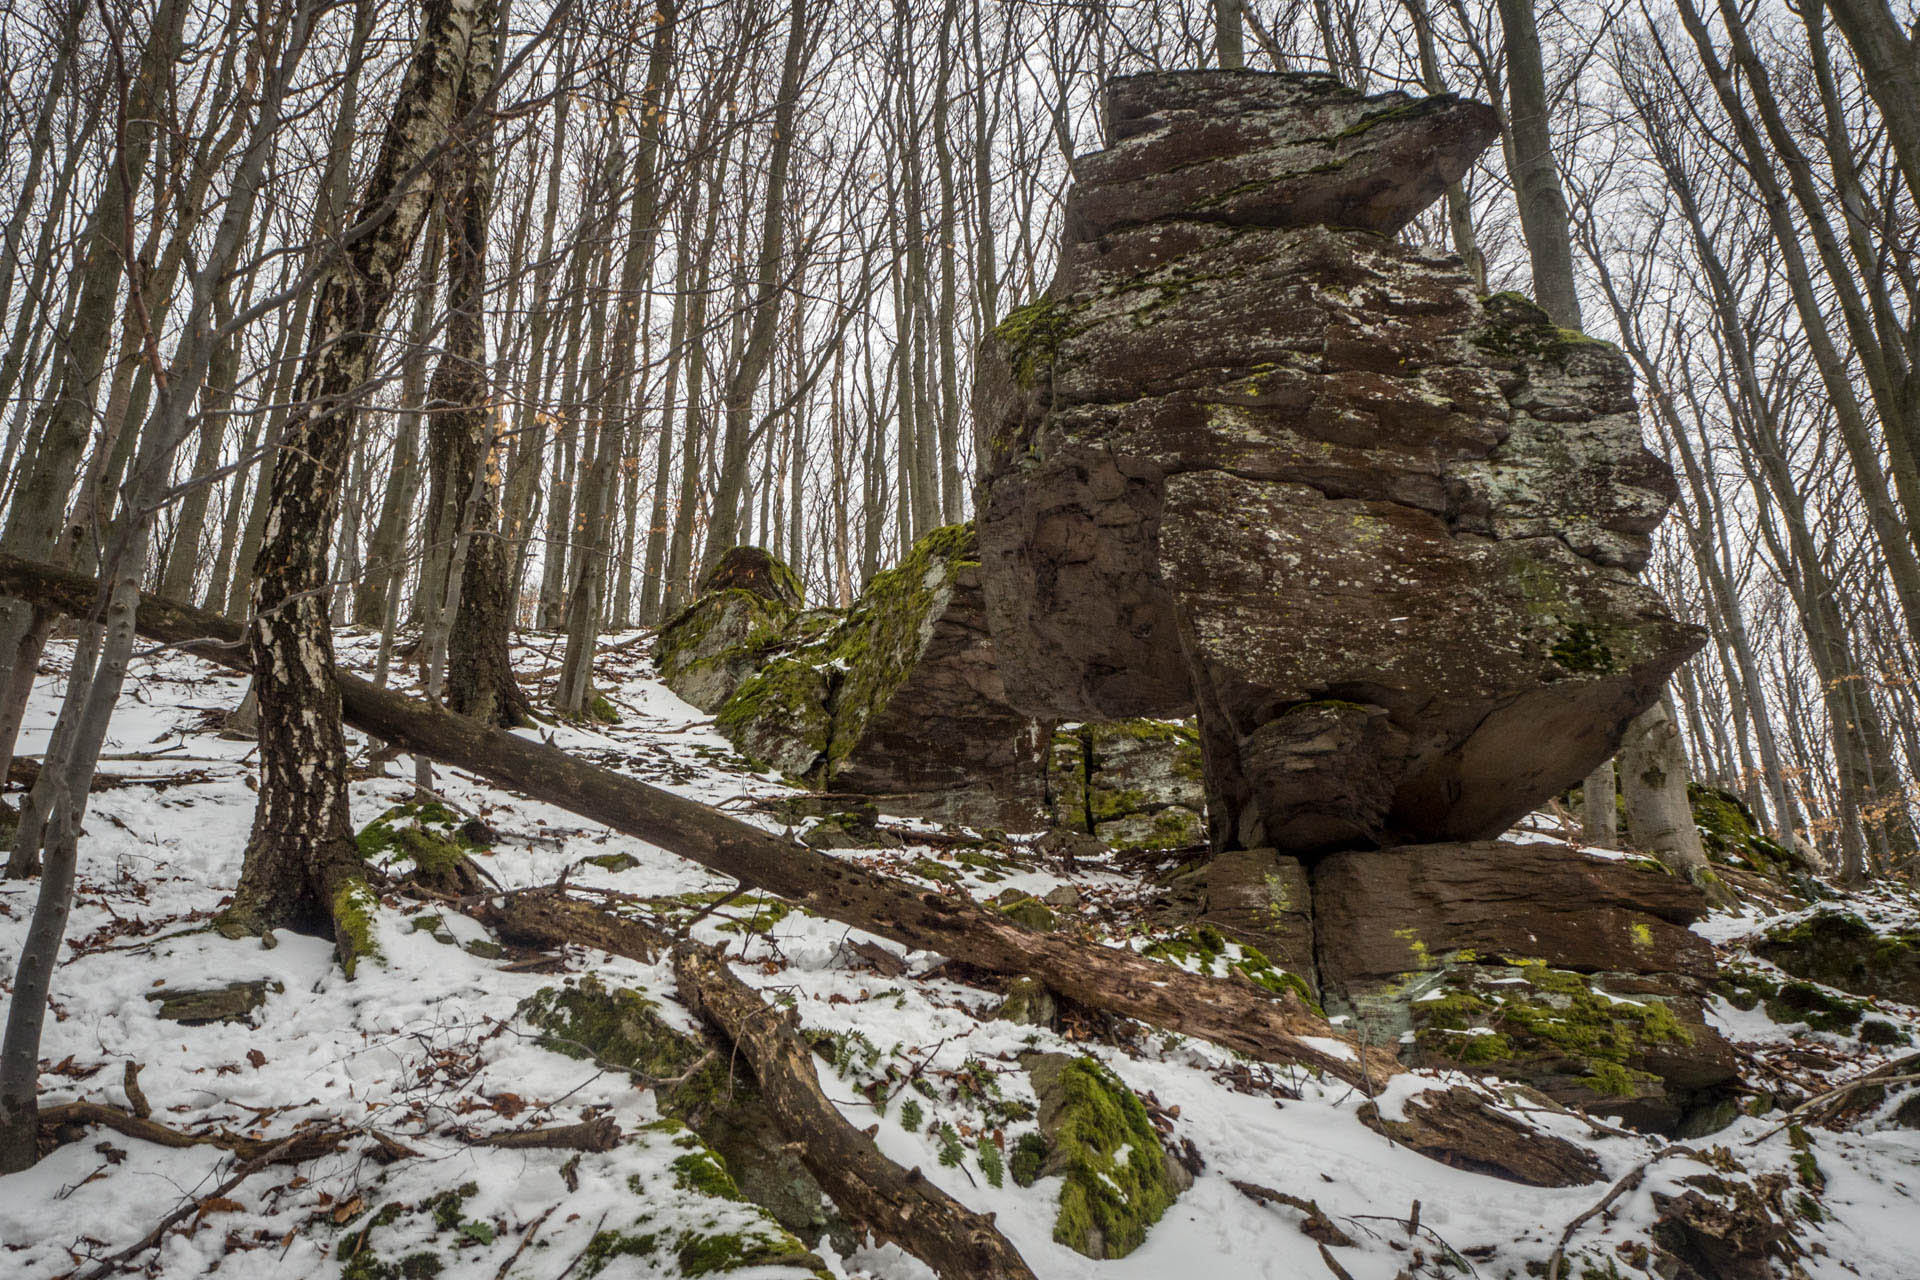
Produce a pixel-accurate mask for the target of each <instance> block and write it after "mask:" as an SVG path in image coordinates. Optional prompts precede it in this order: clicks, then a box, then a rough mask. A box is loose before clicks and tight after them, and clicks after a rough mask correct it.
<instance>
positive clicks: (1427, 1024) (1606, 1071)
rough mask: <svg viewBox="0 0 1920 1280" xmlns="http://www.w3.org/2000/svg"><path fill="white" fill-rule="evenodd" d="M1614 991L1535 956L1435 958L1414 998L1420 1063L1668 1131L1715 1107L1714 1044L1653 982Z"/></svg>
mask: <svg viewBox="0 0 1920 1280" xmlns="http://www.w3.org/2000/svg"><path fill="white" fill-rule="evenodd" d="M1607 984H1608V979H1607V978H1606V976H1605V975H1596V974H1581V973H1575V972H1572V971H1570V970H1565V969H1555V968H1551V967H1550V966H1548V965H1546V964H1544V963H1542V962H1540V961H1537V960H1536V961H1523V962H1521V963H1517V964H1505V965H1502V964H1482V963H1477V962H1475V963H1463V962H1458V961H1448V962H1444V963H1443V962H1440V961H1438V960H1436V968H1435V971H1434V973H1433V974H1431V975H1426V976H1425V977H1424V978H1423V979H1422V980H1421V982H1420V984H1419V991H1418V994H1410V999H1409V1004H1408V1007H1409V1009H1410V1011H1411V1013H1412V1016H1413V1028H1414V1030H1413V1044H1414V1052H1413V1055H1412V1061H1413V1063H1414V1064H1415V1065H1425V1066H1440V1067H1456V1068H1459V1069H1461V1070H1465V1071H1470V1072H1474V1073H1478V1074H1489V1075H1497V1076H1500V1077H1502V1078H1504V1079H1509V1080H1516V1081H1520V1082H1523V1083H1527V1084H1531V1085H1534V1086H1535V1087H1537V1088H1539V1089H1541V1090H1542V1091H1543V1092H1545V1093H1547V1094H1548V1095H1550V1096H1551V1097H1553V1098H1555V1099H1557V1100H1558V1101H1560V1102H1561V1103H1563V1104H1565V1105H1569V1106H1581V1107H1585V1108H1587V1109H1589V1110H1591V1111H1595V1112H1599V1113H1602V1114H1607V1115H1615V1116H1620V1117H1623V1118H1626V1119H1628V1120H1629V1121H1630V1122H1632V1123H1635V1124H1640V1125H1643V1126H1646V1127H1652V1128H1659V1129H1671V1128H1672V1127H1674V1126H1675V1125H1678V1124H1679V1123H1681V1122H1682V1120H1683V1119H1684V1118H1685V1116H1686V1115H1687V1113H1688V1112H1689V1111H1691V1110H1692V1109H1694V1108H1695V1106H1696V1105H1697V1104H1698V1103H1699V1102H1702V1101H1709V1102H1710V1101H1712V1100H1713V1099H1704V1098H1703V1099H1696V1098H1695V1097H1694V1096H1693V1089H1694V1085H1695V1083H1696V1082H1697V1081H1698V1080H1699V1079H1702V1078H1706V1077H1709V1076H1711V1075H1712V1074H1714V1072H1713V1071H1712V1069H1711V1068H1712V1066H1713V1063H1714V1062H1715V1061H1716V1057H1715V1055H1714V1053H1713V1051H1714V1050H1715V1049H1716V1048H1717V1047H1718V1043H1717V1040H1715V1039H1714V1038H1713V1037H1712V1036H1710V1034H1709V1033H1708V1031H1707V1029H1706V1028H1705V1027H1704V1026H1703V1025H1700V1024H1697V1023H1694V1022H1692V1021H1690V1020H1688V1021H1683V1020H1682V1019H1681V1018H1680V1017H1678V1016H1676V1014H1675V1012H1674V1009H1673V1007H1672V1006H1670V1005H1669V1003H1668V1001H1667V1000H1666V999H1665V998H1663V997H1662V996H1660V995H1657V994H1652V993H1649V992H1647V991H1646V990H1645V988H1644V984H1640V983H1634V982H1631V980H1629V989H1631V990H1632V991H1633V994H1632V995H1630V996H1622V995H1616V994H1614V993H1613V992H1611V991H1609V990H1608V989H1607ZM1696 1055H1698V1056H1700V1057H1701V1061H1700V1062H1698V1063H1696V1062H1694V1061H1693V1059H1694V1058H1695V1056H1696ZM1669 1077H1671V1078H1669Z"/></svg>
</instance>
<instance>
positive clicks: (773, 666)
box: [714, 524, 979, 789]
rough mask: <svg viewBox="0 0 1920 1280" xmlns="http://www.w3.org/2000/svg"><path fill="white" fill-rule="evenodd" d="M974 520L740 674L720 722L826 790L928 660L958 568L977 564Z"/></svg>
mask: <svg viewBox="0 0 1920 1280" xmlns="http://www.w3.org/2000/svg"><path fill="white" fill-rule="evenodd" d="M978 562H979V553H978V551H977V550H976V548H975V542H974V534H973V526H972V525H971V524H960V525H950V526H948V527H946V528H943V529H936V530H934V531H933V532H932V533H929V534H928V535H926V536H925V537H924V538H922V539H920V540H919V541H918V542H916V543H914V545H913V547H912V548H911V549H910V550H909V551H908V553H907V555H906V557H905V558H904V559H903V560H902V561H901V562H900V564H899V565H897V566H895V567H894V568H892V569H888V570H886V571H885V572H883V573H878V574H875V575H874V577H873V580H872V581H871V582H870V583H868V584H867V589H866V591H865V592H864V593H862V595H861V597H860V599H859V600H858V601H856V602H855V603H854V606H853V608H851V609H850V610H848V611H847V613H846V615H845V617H844V618H842V619H841V620H840V621H839V623H838V625H836V626H835V627H833V629H832V630H831V631H828V632H827V633H826V634H824V635H822V636H820V637H819V638H818V639H817V640H814V641H813V642H812V643H810V644H807V645H805V646H804V647H801V648H796V649H791V650H789V651H786V652H784V653H783V654H782V655H781V656H780V657H778V658H776V659H774V660H773V661H771V662H769V663H768V664H767V665H766V667H765V668H764V669H762V670H761V671H760V672H759V673H758V674H757V675H754V676H752V677H751V678H749V679H747V680H745V681H743V682H741V684H740V686H739V688H738V689H736V690H735V691H734V692H733V694H732V696H731V697H729V698H728V699H727V700H726V702H725V704H724V705H723V706H721V708H720V710H719V713H718V714H717V715H716V717H715V720H714V723H715V725H716V727H717V728H719V730H720V731H721V732H722V733H723V734H725V735H726V736H727V738H728V740H729V741H731V742H732V743H733V744H734V746H735V747H736V748H737V749H738V750H739V751H740V753H741V754H742V755H744V756H746V757H747V758H748V759H750V760H753V761H755V762H758V763H761V764H765V765H766V766H768V767H770V768H772V769H774V770H776V771H778V772H780V773H782V774H785V775H787V776H789V777H792V778H794V779H796V780H798V781H801V782H804V783H806V784H807V785H809V786H814V787H818V788H822V789H827V788H830V787H831V785H832V780H833V774H834V770H835V769H836V767H837V766H838V765H839V764H840V762H841V761H843V760H845V759H846V758H847V756H848V755H850V754H851V753H852V752H853V751H854V749H855V748H856V747H858V746H859V744H860V741H861V739H862V737H863V736H864V734H865V731H866V728H867V725H868V724H869V723H870V722H871V721H872V720H873V718H874V717H875V716H877V715H878V714H879V713H880V712H881V711H882V710H884V709H885V707H886V706H887V703H888V701H889V700H890V699H891V698H892V697H893V695H894V693H896V692H897V691H898V690H899V688H900V686H901V685H902V684H904V683H905V682H906V679H907V677H908V676H909V675H910V674H911V673H912V671H913V667H914V664H915V663H917V662H918V661H919V659H920V655H921V653H922V652H923V651H924V650H925V648H926V645H927V641H928V639H929V638H930V637H931V636H932V634H933V626H934V624H935V622H937V621H938V620H939V616H940V612H941V610H943V609H944V608H945V605H946V602H947V599H948V597H949V595H950V591H951V583H952V578H953V573H954V571H955V568H956V567H957V566H958V565H961V564H973V565H977V564H978Z"/></svg>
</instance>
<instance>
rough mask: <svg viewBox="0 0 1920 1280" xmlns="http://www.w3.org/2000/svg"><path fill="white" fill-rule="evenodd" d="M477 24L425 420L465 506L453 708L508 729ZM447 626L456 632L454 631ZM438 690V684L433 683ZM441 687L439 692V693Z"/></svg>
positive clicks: (446, 615) (484, 75)
mask: <svg viewBox="0 0 1920 1280" xmlns="http://www.w3.org/2000/svg"><path fill="white" fill-rule="evenodd" d="M484 20H485V21H486V22H487V23H488V24H489V25H488V27H487V29H486V30H484V31H482V30H478V29H476V30H475V32H474V35H473V41H472V46H471V52H470V53H469V54H468V57H467V63H466V77H465V80H464V82H463V84H462V86H461V89H460V94H459V96H458V97H457V98H456V99H455V100H454V105H453V112H454V118H455V119H457V120H471V121H472V124H471V125H470V126H469V127H468V128H467V129H466V131H465V133H464V135H463V136H461V137H459V139H458V145H457V147H456V150H455V152H454V155H453V157H452V162H451V163H450V164H449V166H448V170H449V177H450V179H451V180H450V181H449V182H448V184H447V189H448V190H447V196H446V199H445V201H444V203H443V205H442V208H443V209H444V214H445V224H444V225H445V227H446V243H447V309H448V313H449V314H448V320H447V327H446V344H447V345H446V351H445V353H444V354H443V355H442V356H441V358H440V364H439V367H438V368H436V369H435V370H434V376H433V384H432V386H431V387H430V389H429V392H428V397H429V399H430V401H431V402H432V403H433V405H434V406H435V413H434V415H433V418H432V420H431V422H430V423H429V425H428V438H429V442H430V443H429V448H430V449H431V451H432V453H433V455H434V459H435V466H436V470H438V471H439V472H441V473H442V474H443V475H444V476H445V479H446V488H447V491H448V493H449V494H450V495H452V496H454V497H455V498H456V499H457V502H456V505H455V508H454V511H453V522H452V524H451V526H450V527H449V528H448V529H447V530H446V531H445V532H446V533H447V535H448V536H450V537H451V538H452V539H453V540H454V546H453V554H452V558H451V562H450V564H449V566H448V571H447V584H446V587H445V592H446V599H445V600H444V601H443V602H442V609H441V613H442V622H441V625H440V626H439V627H438V628H437V631H438V635H439V640H440V643H441V644H443V645H444V646H445V650H444V654H435V655H433V656H434V659H437V660H439V661H443V662H444V664H445V665H444V685H445V689H446V704H447V706H448V707H449V708H450V709H451V710H453V711H454V712H455V713H456V714H459V715H464V716H472V717H474V718H475V719H477V720H483V721H485V722H486V723H488V724H496V725H499V726H501V727H503V728H511V727H513V726H515V725H519V724H525V723H526V722H527V720H528V717H529V715H530V714H531V711H532V707H531V705H530V704H529V702H528V701H527V697H526V695H525V694H524V693H523V692H521V689H520V685H519V683H518V681H516V680H515V679H514V675H513V661H512V656H511V653H510V651H509V641H510V640H511V633H512V629H513V612H512V611H513V592H512V590H511V587H510V585H509V582H508V574H509V572H510V568H511V562H510V560H509V558H508V555H507V549H506V546H505V544H504V543H503V542H502V541H501V539H500V529H499V525H500V469H499V465H498V461H497V458H496V453H497V450H498V447H499V441H498V437H497V436H496V434H495V432H494V426H493V417H494V415H493V412H492V409H493V403H494V401H493V389H492V387H491V386H490V385H489V378H488V365H487V329H486V298H487V219H488V217H489V216H490V215H491V214H492V212H493V156H492V154H491V149H492V146H493V128H492V108H491V106H490V105H488V101H489V99H490V98H491V97H492V94H493V86H494V75H495V41H496V37H495V33H494V31H493V26H492V24H493V22H494V18H493V16H492V15H491V14H487V15H485V17H484ZM449 623H450V624H451V625H450V626H449V625H448V624H449ZM436 683H439V681H436ZM436 692H438V690H437V689H436Z"/></svg>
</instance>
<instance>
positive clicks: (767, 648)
mask: <svg viewBox="0 0 1920 1280" xmlns="http://www.w3.org/2000/svg"><path fill="white" fill-rule="evenodd" d="M805 608H806V600H805V597H804V595H803V593H802V591H801V587H800V580H799V579H798V578H797V577H795V576H794V573H793V570H791V569H789V568H788V567H787V566H786V565H784V564H782V563H781V562H780V561H779V560H777V559H775V558H774V557H773V556H772V555H770V554H768V553H767V552H766V551H763V550H761V549H760V548H759V547H735V548H733V549H732V550H730V551H728V552H727V553H726V554H725V555H723V556H721V557H720V560H719V562H718V563H717V564H715V565H714V566H713V568H712V569H710V570H708V572H707V576H706V577H704V578H702V579H701V580H700V594H699V595H698V596H697V597H696V598H695V599H694V602H693V603H692V604H690V605H688V606H687V607H686V608H685V609H682V610H681V611H680V612H679V613H677V614H675V615H674V616H673V617H672V618H670V619H669V620H668V621H667V623H666V625H664V626H662V627H661V628H660V635H659V637H658V638H657V639H656V640H655V641H654V645H653V662H654V666H655V667H657V668H658V669H659V671H660V679H661V681H662V683H664V684H665V685H666V686H667V688H669V689H671V690H673V691H674V692H675V693H677V694H679V695H680V696H681V697H682V698H684V699H686V700H687V701H688V702H690V703H692V704H693V705H694V706H696V707H698V708H700V709H701V710H702V711H718V710H719V709H720V708H721V706H722V705H724V704H725V703H726V700H727V699H728V698H730V697H732V696H733V691H734V690H735V689H737V688H739V687H740V682H741V681H743V680H745V679H746V678H747V677H748V676H751V675H753V674H754V673H755V672H757V671H759V670H760V668H761V667H763V666H765V665H766V663H767V662H768V660H769V659H770V658H771V656H772V654H773V652H774V650H776V649H777V648H779V647H780V646H781V645H783V644H786V643H789V642H790V638H791V632H792V631H793V629H794V623H795V621H796V619H797V618H798V617H799V615H800V614H801V612H802V611H803V610H804V609H805Z"/></svg>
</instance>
